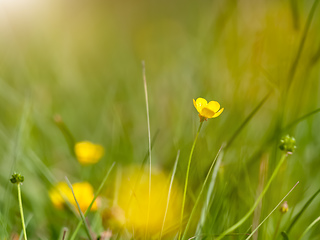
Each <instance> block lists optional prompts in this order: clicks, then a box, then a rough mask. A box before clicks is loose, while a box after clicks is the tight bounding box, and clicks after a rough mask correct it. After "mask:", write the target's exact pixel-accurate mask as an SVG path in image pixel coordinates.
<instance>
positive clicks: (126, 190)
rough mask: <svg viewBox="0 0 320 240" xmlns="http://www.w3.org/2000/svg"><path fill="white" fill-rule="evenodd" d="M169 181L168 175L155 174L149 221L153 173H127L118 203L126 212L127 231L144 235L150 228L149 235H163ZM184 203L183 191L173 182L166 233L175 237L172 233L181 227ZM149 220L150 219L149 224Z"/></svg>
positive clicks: (130, 170) (127, 171) (131, 170)
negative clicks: (182, 204) (162, 228)
mask: <svg viewBox="0 0 320 240" xmlns="http://www.w3.org/2000/svg"><path fill="white" fill-rule="evenodd" d="M168 178H169V176H168V175H166V174H165V173H164V172H161V171H159V170H158V171H153V172H152V176H151V179H152V180H151V184H152V185H151V201H150V215H149V218H148V204H149V173H148V172H143V173H141V170H139V168H138V167H131V168H130V169H126V170H124V172H123V178H122V182H121V185H120V188H119V194H118V202H117V203H118V205H119V207H121V208H122V209H123V211H124V213H125V218H126V219H125V220H126V221H125V223H126V227H127V229H132V230H133V231H134V234H135V236H144V234H145V230H146V226H147V225H148V230H147V231H148V234H151V235H153V236H155V235H156V234H159V233H160V231H161V227H162V223H163V218H164V214H165V210H166V204H167V196H168V190H169V181H168ZM181 203H182V191H181V189H180V188H179V186H178V185H177V184H176V183H173V185H172V188H171V195H170V202H169V207H168V212H167V215H166V221H165V225H164V232H163V233H164V234H167V235H170V234H173V232H170V231H172V230H173V229H175V230H176V228H177V227H178V226H179V222H180V219H179V217H178V216H180V213H181ZM118 214H119V213H117V214H116V215H118ZM120 217H121V215H120ZM118 218H119V216H118ZM121 218H122V217H121ZM147 220H149V221H148V224H147ZM137 238H138V237H137ZM172 238H173V237H172Z"/></svg>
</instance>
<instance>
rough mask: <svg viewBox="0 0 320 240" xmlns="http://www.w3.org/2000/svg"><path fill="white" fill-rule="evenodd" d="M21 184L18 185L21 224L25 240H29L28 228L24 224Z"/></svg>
mask: <svg viewBox="0 0 320 240" xmlns="http://www.w3.org/2000/svg"><path fill="white" fill-rule="evenodd" d="M20 185H21V184H20V183H18V184H17V186H18V198H19V208H20V215H21V223H22V229H23V236H24V239H25V240H27V232H26V226H25V224H24V216H23V209H22V200H21V188H20Z"/></svg>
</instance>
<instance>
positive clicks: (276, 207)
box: [246, 181, 299, 240]
mask: <svg viewBox="0 0 320 240" xmlns="http://www.w3.org/2000/svg"><path fill="white" fill-rule="evenodd" d="M298 184H299V181H298V182H297V183H296V184H295V185H294V186H293V188H291V190H290V191H289V192H288V193H287V194H286V195H285V196H284V198H282V199H281V201H280V202H279V203H278V205H277V206H275V208H274V209H272V211H271V212H270V213H269V214H268V216H266V217H265V219H263V221H262V222H261V223H260V224H259V225H258V226H257V227H256V228H255V229H254V230H253V231H252V232H251V234H250V235H249V236H248V237H247V238H246V240H249V239H250V238H251V237H252V236H253V234H254V233H255V232H256V231H257V230H258V229H259V227H260V226H261V225H262V224H263V223H264V222H265V221H266V220H267V219H268V218H269V217H270V216H271V214H272V213H273V212H274V211H275V210H277V209H278V208H279V206H280V204H281V203H282V202H283V201H284V200H285V199H286V197H287V196H288V195H289V194H290V193H291V192H292V191H293V189H294V188H295V187H296V186H297V185H298Z"/></svg>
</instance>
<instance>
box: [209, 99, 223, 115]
mask: <svg viewBox="0 0 320 240" xmlns="http://www.w3.org/2000/svg"><path fill="white" fill-rule="evenodd" d="M207 108H210V109H211V110H212V111H213V112H215V113H216V112H218V111H219V109H220V104H219V103H218V102H216V101H210V102H209V103H208V105H207Z"/></svg>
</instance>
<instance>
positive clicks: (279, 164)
mask: <svg viewBox="0 0 320 240" xmlns="http://www.w3.org/2000/svg"><path fill="white" fill-rule="evenodd" d="M287 156H288V153H283V154H282V156H281V159H280V161H279V163H278V165H277V166H276V168H275V169H274V171H273V173H272V175H271V177H270V179H269V181H268V183H267V184H266V186H265V188H264V189H263V191H262V193H261V194H260V195H259V197H258V198H257V199H256V201H255V202H254V204H253V205H252V207H251V208H250V210H249V211H248V212H247V214H246V215H245V216H243V217H242V218H241V219H240V220H239V221H238V222H237V223H235V224H234V225H233V226H231V227H230V228H228V229H227V230H225V231H224V232H223V233H221V235H220V236H219V237H218V238H216V240H220V239H222V238H223V237H224V236H226V235H227V234H229V233H231V232H232V231H234V230H235V229H237V228H238V227H239V226H241V225H242V224H243V223H244V222H245V221H246V220H247V219H248V218H249V217H250V215H251V214H252V213H253V211H254V210H255V208H256V207H257V206H258V204H259V202H260V201H261V199H262V198H263V196H264V195H265V193H266V192H267V190H268V189H269V187H270V185H271V182H272V181H273V179H274V178H275V176H276V175H277V173H278V171H279V169H280V167H281V165H282V163H283V162H284V161H285V160H286V158H287Z"/></svg>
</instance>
